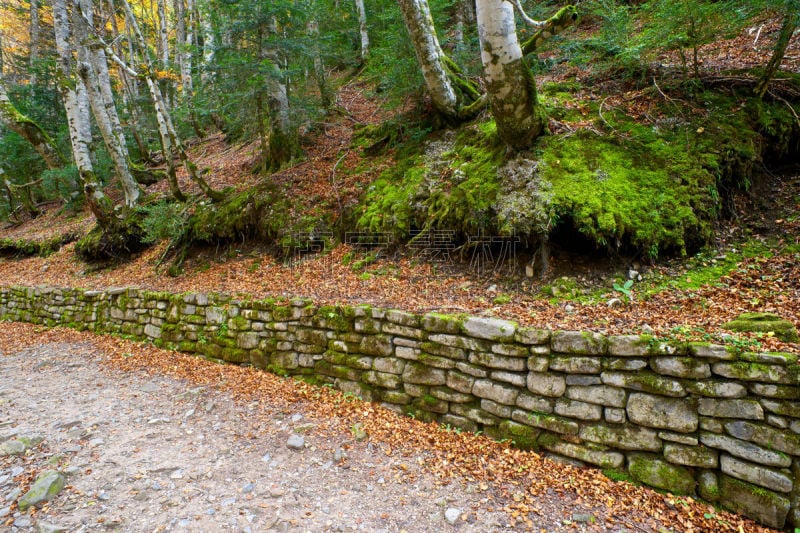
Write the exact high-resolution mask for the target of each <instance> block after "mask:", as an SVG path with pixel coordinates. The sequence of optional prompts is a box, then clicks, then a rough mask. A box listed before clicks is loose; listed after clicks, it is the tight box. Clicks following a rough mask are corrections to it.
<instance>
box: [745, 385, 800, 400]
mask: <svg viewBox="0 0 800 533" xmlns="http://www.w3.org/2000/svg"><path fill="white" fill-rule="evenodd" d="M748 387H749V388H750V391H752V393H753V394H758V395H759V396H766V397H768V398H775V399H782V400H800V387H792V386H789V385H773V384H771V383H750V384H749V385H748Z"/></svg>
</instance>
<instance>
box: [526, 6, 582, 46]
mask: <svg viewBox="0 0 800 533" xmlns="http://www.w3.org/2000/svg"><path fill="white" fill-rule="evenodd" d="M577 20H578V8H576V7H575V6H573V5H569V6H565V7H562V8H561V9H559V10H558V12H557V13H556V14H555V15H553V16H552V17H550V18H549V19H547V20H546V21H544V24H543V25H542V26H541V27H540V28H539V30H538V31H537V32H536V33H534V34H533V35H531V37H530V38H529V39H528V40H527V41H525V42H524V43H522V55H528V54H532V53H533V52H535V51H536V49H537V48H539V47H540V46H541V45H542V43H543V42H544V41H546V40H547V39H549V38H550V37H552V36H553V35H558V34H559V33H561V32H562V31H564V30H565V29H566V28H568V27H569V26H571V25H572V24H574V23H575V22H577Z"/></svg>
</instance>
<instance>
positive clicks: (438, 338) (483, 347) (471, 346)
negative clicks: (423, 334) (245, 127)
mask: <svg viewBox="0 0 800 533" xmlns="http://www.w3.org/2000/svg"><path fill="white" fill-rule="evenodd" d="M428 341H430V342H434V343H438V344H442V345H444V346H450V347H453V348H461V349H462V350H478V351H488V350H489V348H490V347H491V344H490V343H488V342H486V341H483V340H479V339H473V338H470V337H462V336H460V335H446V334H444V333H436V334H431V335H428Z"/></svg>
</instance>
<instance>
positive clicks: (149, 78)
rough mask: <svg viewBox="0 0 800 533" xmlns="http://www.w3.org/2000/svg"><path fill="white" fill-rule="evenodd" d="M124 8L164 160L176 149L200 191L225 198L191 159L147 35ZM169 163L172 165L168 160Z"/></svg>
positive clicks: (213, 197)
mask: <svg viewBox="0 0 800 533" xmlns="http://www.w3.org/2000/svg"><path fill="white" fill-rule="evenodd" d="M122 7H123V8H124V9H125V15H126V17H128V19H129V23H130V25H131V28H132V29H133V32H134V34H135V35H136V38H137V40H138V42H139V47H140V48H141V51H142V59H143V61H144V66H145V69H146V73H145V76H144V77H145V81H146V82H147V87H148V89H149V90H150V96H151V98H152V100H153V106H154V107H155V110H156V119H157V121H158V129H159V133H160V135H161V142H162V146H163V147H164V151H165V153H164V159H165V160H167V161H168V160H170V159H171V158H172V150H173V149H174V150H175V151H176V152H178V157H179V158H180V160H181V162H182V163H183V166H184V168H185V169H186V172H187V173H188V174H189V177H190V178H191V179H192V181H194V182H195V183H197V185H198V186H199V187H200V190H202V191H203V193H204V194H205V195H206V196H208V197H209V198H210V199H211V200H213V201H219V200H222V199H223V198H224V197H225V196H224V195H223V194H222V193H221V192H219V191H216V190H214V189H213V188H211V186H210V185H209V184H208V182H207V181H206V180H205V179H204V178H203V176H202V175H201V174H200V172H199V170H198V168H197V165H195V164H194V162H193V161H192V160H191V159H190V158H189V155H188V154H187V153H186V149H185V148H184V146H183V143H182V142H181V138H180V136H179V135H178V133H177V131H176V130H175V126H174V125H173V123H172V117H171V115H170V113H169V109H168V108H167V105H166V103H165V101H164V97H163V95H162V94H161V89H160V88H159V87H158V83H157V80H156V77H155V71H154V70H153V63H152V61H150V57H149V55H148V52H147V43H146V42H145V40H144V36H142V32H141V31H140V30H139V24H138V23H137V22H136V18H135V17H134V16H133V12H132V11H131V6H130V4H128V2H127V0H122ZM116 61H117V63H118V64H119V65H120V66H121V67H123V68H126V69H128V70H129V73H132V74H136V72H135V71H132V70H130V69H129V67H127V66H126V65H125V63H124V62H123V61H122V60H121V59H119V58H116ZM167 164H168V165H169V163H167ZM173 175H174V173H173ZM170 179H172V178H170ZM170 185H171V186H173V185H174V187H175V189H176V190H177V191H180V189H177V180H175V181H174V183H173V182H170ZM174 192H175V191H173V193H174ZM180 196H183V195H182V193H180V194H179V195H177V196H176V198H179V197H180Z"/></svg>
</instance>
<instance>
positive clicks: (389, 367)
mask: <svg viewBox="0 0 800 533" xmlns="http://www.w3.org/2000/svg"><path fill="white" fill-rule="evenodd" d="M405 366H406V362H405V361H403V360H401V359H396V358H394V357H376V358H375V359H373V361H372V368H373V369H374V370H377V371H378V372H387V373H389V374H402V373H403V369H404V368H405Z"/></svg>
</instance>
